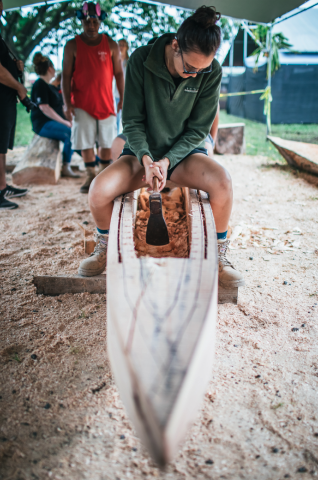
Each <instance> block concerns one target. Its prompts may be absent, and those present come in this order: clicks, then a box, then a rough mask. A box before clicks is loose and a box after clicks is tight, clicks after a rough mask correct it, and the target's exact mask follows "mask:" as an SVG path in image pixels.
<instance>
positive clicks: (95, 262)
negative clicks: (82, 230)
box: [78, 233, 108, 277]
mask: <svg viewBox="0 0 318 480" xmlns="http://www.w3.org/2000/svg"><path fill="white" fill-rule="evenodd" d="M95 241H96V246H95V250H94V251H93V253H92V254H91V255H90V256H89V257H88V258H85V260H82V261H81V263H80V266H79V269H78V274H79V275H82V276H83V277H94V275H100V274H101V273H103V271H104V270H105V267H106V255H107V244H108V235H102V234H101V233H97V234H96V236H95Z"/></svg>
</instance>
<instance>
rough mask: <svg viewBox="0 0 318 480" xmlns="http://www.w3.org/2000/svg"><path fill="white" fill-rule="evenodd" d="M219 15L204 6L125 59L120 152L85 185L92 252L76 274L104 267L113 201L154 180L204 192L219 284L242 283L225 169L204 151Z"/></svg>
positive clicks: (211, 114) (216, 72) (218, 73)
mask: <svg viewBox="0 0 318 480" xmlns="http://www.w3.org/2000/svg"><path fill="white" fill-rule="evenodd" d="M219 19H220V14H219V13H217V12H216V11H215V8H214V7H205V6H202V7H200V8H198V10H196V12H195V13H194V14H193V15H192V16H190V17H188V18H187V19H186V20H185V21H184V22H183V23H182V25H181V26H180V28H179V29H178V32H177V34H170V33H166V34H164V35H162V36H161V37H159V38H158V39H157V40H156V41H155V43H153V44H151V45H146V46H144V47H140V48H137V49H136V50H135V52H134V53H133V54H132V55H131V57H130V60H129V62H128V65H127V72H126V85H125V96H124V106H123V116H122V118H123V133H124V135H125V136H126V137H127V142H126V144H125V146H124V149H123V152H122V154H121V156H120V158H119V159H118V160H117V161H116V162H115V163H113V164H112V165H110V166H109V167H108V168H106V169H105V170H104V171H103V172H101V173H100V174H99V175H98V176H97V177H96V178H95V180H94V181H93V183H92V184H91V187H90V191H89V203H90V209H91V212H92V215H93V217H94V220H95V222H96V225H97V244H96V248H95V251H94V253H93V254H92V255H91V256H90V257H88V258H86V259H85V260H83V261H82V262H81V265H80V267H79V274H80V275H84V276H93V275H98V274H100V273H101V272H103V270H104V268H105V265H106V250H107V242H108V233H109V226H110V220H111V215H112V210H113V200H114V199H115V198H116V197H117V196H118V195H121V194H123V193H126V192H131V191H134V190H137V189H139V188H141V187H145V186H147V185H148V186H150V187H151V188H152V187H153V177H154V176H156V177H158V179H159V188H160V190H162V189H163V188H164V186H165V184H166V180H167V179H168V180H170V179H171V180H172V181H173V182H175V183H177V184H178V185H181V186H184V187H189V188H194V189H200V190H203V191H205V192H207V193H208V194H209V199H210V203H211V207H212V211H213V214H214V219H215V225H216V231H217V238H218V253H219V282H220V283H221V284H222V285H223V286H226V287H231V286H241V285H244V279H243V277H242V275H241V274H240V273H239V272H238V271H237V270H235V269H234V267H233V266H232V265H231V263H230V262H229V261H228V260H227V258H226V250H227V247H228V244H229V241H228V240H227V238H226V235H227V229H228V222H229V218H230V214H231V210H232V199H233V193H232V184H231V178H230V175H229V173H228V172H227V171H226V170H225V169H224V168H223V167H222V166H221V165H220V164H219V163H218V162H216V161H215V160H213V159H211V158H209V157H208V156H207V150H206V149H205V148H204V141H205V138H206V136H207V135H208V133H209V131H210V128H211V125H212V123H213V120H214V118H215V116H216V113H217V109H218V102H219V93H220V85H221V77H222V69H221V67H220V65H219V63H218V61H217V60H216V59H215V58H214V57H215V54H216V51H217V49H218V48H219V46H220V41H221V30H220V27H219V26H217V25H216V22H217V21H218V20H219Z"/></svg>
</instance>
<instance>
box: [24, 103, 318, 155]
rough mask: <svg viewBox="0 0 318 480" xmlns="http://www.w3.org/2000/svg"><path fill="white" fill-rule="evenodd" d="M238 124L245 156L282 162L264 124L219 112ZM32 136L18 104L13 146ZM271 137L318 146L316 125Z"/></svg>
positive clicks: (275, 129) (276, 129) (277, 128)
mask: <svg viewBox="0 0 318 480" xmlns="http://www.w3.org/2000/svg"><path fill="white" fill-rule="evenodd" d="M238 122H242V123H245V142H246V153H247V155H264V156H267V157H270V158H271V159H272V160H274V161H281V160H282V157H281V156H280V155H279V153H278V152H277V150H276V148H275V147H274V146H273V145H272V144H271V143H270V142H267V141H266V125H265V124H264V123H258V122H253V121H251V120H246V119H245V118H240V117H235V116H234V115H228V114H227V113H226V112H225V111H224V110H221V112H220V123H238ZM33 135H34V133H33V131H32V126H31V119H30V114H29V113H27V112H26V111H25V108H24V106H23V105H21V103H19V104H18V118H17V127H16V132H15V146H16V147H20V146H24V145H29V143H30V142H31V140H32V138H33ZM272 135H274V136H276V137H281V138H285V139H287V140H296V141H299V142H308V143H317V144H318V125H273V126H272Z"/></svg>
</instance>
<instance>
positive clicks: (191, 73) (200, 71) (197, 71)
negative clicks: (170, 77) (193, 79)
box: [180, 48, 212, 75]
mask: <svg viewBox="0 0 318 480" xmlns="http://www.w3.org/2000/svg"><path fill="white" fill-rule="evenodd" d="M180 53H181V60H182V65H183V73H185V74H186V75H193V74H196V75H197V74H200V73H211V72H212V63H211V65H210V66H209V67H206V68H203V69H202V70H195V71H193V72H190V71H188V70H187V69H186V68H185V66H184V61H183V55H182V50H181V48H180Z"/></svg>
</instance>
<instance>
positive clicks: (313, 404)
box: [0, 156, 318, 480]
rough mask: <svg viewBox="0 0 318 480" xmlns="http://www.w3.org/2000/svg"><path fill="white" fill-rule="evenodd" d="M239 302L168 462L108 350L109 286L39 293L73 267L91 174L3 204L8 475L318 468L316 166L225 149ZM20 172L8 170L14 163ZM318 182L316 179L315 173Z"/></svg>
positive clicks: (1, 301) (289, 474)
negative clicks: (158, 454) (129, 406)
mask: <svg viewBox="0 0 318 480" xmlns="http://www.w3.org/2000/svg"><path fill="white" fill-rule="evenodd" d="M219 159H220V161H221V162H222V163H223V164H224V165H225V166H226V168H228V169H229V171H230V173H231V175H232V178H233V184H234V190H235V207H234V211H233V215H232V221H231V225H232V227H233V235H234V236H236V240H234V242H233V243H232V247H233V249H232V251H231V253H230V258H231V260H232V261H233V263H234V264H235V266H236V267H237V268H238V269H239V270H240V271H242V272H244V275H245V278H246V287H244V288H241V289H240V291H239V303H238V305H220V307H219V317H218V329H217V341H216V356H215V363H214V369H213V371H211V382H210V385H209V388H208V391H207V393H206V395H205V398H204V401H203V405H202V410H201V411H200V412H199V414H198V418H197V421H196V422H195V425H194V426H193V428H192V429H191V431H189V434H188V436H187V439H186V441H185V443H184V444H183V445H182V447H181V448H180V451H179V453H178V456H177V458H176V459H175V461H174V462H173V463H171V465H169V467H168V468H167V470H166V471H165V472H161V471H160V470H159V469H158V468H157V467H156V466H155V465H154V463H153V462H152V461H151V459H150V458H149V456H148V454H147V452H146V451H145V449H144V448H143V446H142V445H141V444H140V442H139V440H138V438H136V436H135V434H134V431H133V430H132V427H131V424H130V422H129V420H128V418H127V416H126V414H125V411H124V409H123V406H122V403H121V401H120V398H119V395H118V392H117V388H116V386H115V384H114V381H113V378H112V375H111V372H110V368H109V364H108V362H107V351H106V343H105V342H106V309H105V307H106V299H105V296H103V295H90V294H78V295H61V296H59V297H44V296H42V295H39V296H37V295H36V293H35V289H34V287H33V285H32V278H33V275H38V274H54V273H55V274H61V273H69V274H71V273H75V272H76V270H77V267H78V263H79V261H80V260H81V259H82V258H83V257H84V254H83V248H82V241H81V231H80V228H79V226H78V223H80V224H83V223H84V225H86V222H88V224H87V228H93V222H92V217H91V215H90V213H89V209H88V206H87V196H85V195H81V194H80V193H79V187H80V185H81V183H82V179H79V180H67V179H61V180H60V182H59V184H58V185H57V186H46V187H44V186H34V187H31V188H30V193H29V194H28V195H27V196H26V197H24V198H21V199H18V200H17V202H18V203H19V206H20V208H19V209H17V210H13V211H10V212H2V213H1V216H0V232H1V233H0V238H1V245H0V267H1V285H0V310H1V316H0V319H1V330H0V363H1V366H0V411H1V413H0V479H6V480H9V479H10V480H11V479H12V480H23V479H28V480H29V479H30V480H32V479H41V480H42V479H46V478H49V479H56V480H58V479H68V480H81V479H89V480H106V479H107V480H108V479H109V480H124V479H150V478H152V477H157V478H160V479H162V480H168V479H176V480H179V479H180V480H181V479H190V478H196V479H215V480H218V479H234V480H236V479H249V480H256V479H257V480H260V479H261V480H263V479H264V480H265V479H268V480H276V479H284V478H290V479H303V480H305V479H309V478H312V477H315V476H316V475H317V472H318V357H317V353H318V346H317V344H318V315H317V310H318V282H317V277H318V269H317V260H318V242H317V231H318V217H317V202H318V188H317V184H318V181H317V180H318V179H316V180H314V179H313V177H310V176H306V175H299V174H295V173H294V172H292V171H291V170H290V169H289V167H287V166H281V165H277V164H276V165H275V164H274V163H270V162H269V161H268V160H267V159H266V158H264V157H249V156H226V157H225V156H224V157H219ZM8 181H10V175H8ZM315 182H316V183H315Z"/></svg>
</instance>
